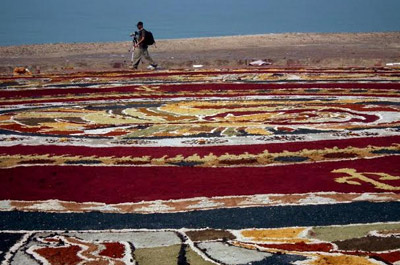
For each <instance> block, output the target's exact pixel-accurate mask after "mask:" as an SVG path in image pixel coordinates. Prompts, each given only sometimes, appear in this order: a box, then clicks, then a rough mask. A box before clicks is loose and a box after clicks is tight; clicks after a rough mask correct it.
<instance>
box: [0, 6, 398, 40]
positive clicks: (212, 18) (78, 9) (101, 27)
mask: <svg viewBox="0 0 400 265" xmlns="http://www.w3.org/2000/svg"><path fill="white" fill-rule="evenodd" d="M139 20H142V21H143V22H144V23H145V28H147V29H148V30H150V31H152V32H153V34H154V36H155V38H156V39H175V38H191V37H206V36H228V35H247V34H265V33H283V32H376V31H385V32H387V31H400V0H142V1H137V0H1V1H0V45H1V46H4V45H20V44H36V43H59V42H104V41H124V40H129V33H130V32H132V31H134V30H135V25H136V23H137V21H139Z"/></svg>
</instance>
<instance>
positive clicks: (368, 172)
mask: <svg viewBox="0 0 400 265" xmlns="http://www.w3.org/2000/svg"><path fill="white" fill-rule="evenodd" d="M0 99H1V100H0V178H1V184H2V185H0V216H1V218H0V224H1V226H0V239H1V240H0V242H2V243H1V244H0V260H1V262H2V264H87V265H89V264H136V265H143V264H145V265H146V264H148V265H154V264H156V265H157V264H160V265H168V264H179V265H185V264H186V265H188V264H191V265H196V264H197V265H202V264H221V265H231V264H232V265H241V264H253V265H264V264H296V265H325V264H326V265H328V264H350V265H351V264H396V265H399V264H400V159H399V155H400V70H398V69H388V68H376V69H367V68H345V69H280V68H276V69H274V68H264V69H237V70H207V71H201V70H200V71H189V70H187V71H154V72H128V71H127V72H124V71H120V72H87V73H74V74H57V75H56V74H49V75H44V74H43V75H38V76H33V77H32V76H29V77H24V76H14V77H11V76H2V77H0Z"/></svg>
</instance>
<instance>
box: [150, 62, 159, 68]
mask: <svg viewBox="0 0 400 265" xmlns="http://www.w3.org/2000/svg"><path fill="white" fill-rule="evenodd" d="M150 65H151V66H152V67H153V68H154V69H156V68H157V66H158V65H157V64H156V63H153V64H150Z"/></svg>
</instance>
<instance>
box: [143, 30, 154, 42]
mask: <svg viewBox="0 0 400 265" xmlns="http://www.w3.org/2000/svg"><path fill="white" fill-rule="evenodd" d="M154 43H156V41H155V40H154V37H153V33H151V32H150V31H147V30H146V33H145V38H144V44H146V45H153V44H154Z"/></svg>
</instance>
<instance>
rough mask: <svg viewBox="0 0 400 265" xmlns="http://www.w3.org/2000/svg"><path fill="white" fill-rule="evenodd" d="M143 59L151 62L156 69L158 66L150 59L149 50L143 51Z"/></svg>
mask: <svg viewBox="0 0 400 265" xmlns="http://www.w3.org/2000/svg"><path fill="white" fill-rule="evenodd" d="M143 57H144V58H145V59H146V60H147V61H149V63H150V64H151V66H153V67H156V66H157V64H156V63H155V62H154V61H153V59H152V58H151V57H150V54H149V51H148V50H147V49H143Z"/></svg>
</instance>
